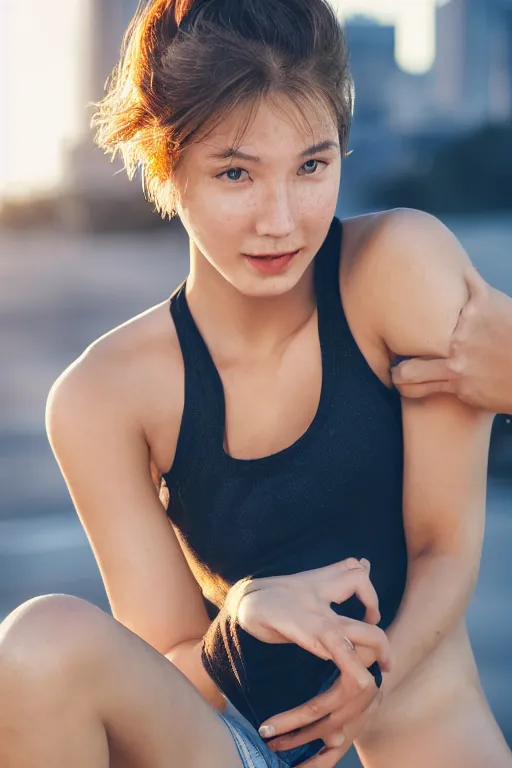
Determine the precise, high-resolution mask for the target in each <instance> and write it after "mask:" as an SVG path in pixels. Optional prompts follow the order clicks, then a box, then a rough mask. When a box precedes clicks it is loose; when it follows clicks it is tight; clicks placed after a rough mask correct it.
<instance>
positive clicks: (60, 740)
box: [0, 595, 242, 768]
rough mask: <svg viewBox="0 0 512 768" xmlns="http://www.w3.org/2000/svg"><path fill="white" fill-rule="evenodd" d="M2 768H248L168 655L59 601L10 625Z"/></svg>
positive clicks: (2, 641)
mask: <svg viewBox="0 0 512 768" xmlns="http://www.w3.org/2000/svg"><path fill="white" fill-rule="evenodd" d="M0 765H1V766H2V768H14V767H15V766H16V768H35V766H36V765H37V766H38V767H39V766H41V765H44V766H45V768H61V766H62V768H64V766H66V768H67V767H68V766H69V765H73V766H75V768H108V766H110V767H111V768H173V767H174V766H176V767H178V766H179V767H180V768H182V766H190V768H196V767H197V768H241V765H242V763H241V760H240V758H239V756H238V752H237V749H236V746H235V744H234V741H233V739H232V737H231V735H230V733H229V731H228V729H227V727H226V725H225V724H224V722H223V721H222V720H221V718H220V717H219V716H218V714H217V713H216V710H214V709H213V708H212V707H210V705H209V704H208V703H207V702H206V701H205V700H204V699H203V698H202V696H201V695H200V694H199V693H198V692H197V691H196V689H195V688H194V687H193V686H192V685H191V683H189V681H188V680H187V678H185V677H184V675H182V674H181V672H179V670H178V669H176V667H174V665H173V664H171V662H169V661H168V660H167V659H166V658H165V657H164V656H162V655H161V654H159V653H158V652H157V651H155V650H154V649H153V648H152V647H151V646H149V645H148V644H147V643H145V642H144V641H143V640H141V639H140V638H139V637H137V636H136V635H135V634H133V633H132V632H130V631H129V630H128V629H126V628H125V627H123V626H122V625H121V624H119V623H118V622H117V621H115V620H114V619H113V618H112V617H111V616H109V615H108V614H106V613H104V612H103V611H101V610H100V609H99V608H96V607H95V606H93V605H90V604H89V603H87V602H85V601H83V600H80V599H78V598H73V597H68V596H65V595H54V596H47V597H43V598H37V599H35V600H32V601H29V602H28V603H25V604H24V605H23V606H20V608H18V609H17V610H16V611H14V612H13V613H12V614H11V615H10V616H9V617H8V618H7V619H6V620H5V622H4V623H3V624H2V625H0Z"/></svg>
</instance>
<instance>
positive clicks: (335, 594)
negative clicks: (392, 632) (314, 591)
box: [321, 565, 380, 624]
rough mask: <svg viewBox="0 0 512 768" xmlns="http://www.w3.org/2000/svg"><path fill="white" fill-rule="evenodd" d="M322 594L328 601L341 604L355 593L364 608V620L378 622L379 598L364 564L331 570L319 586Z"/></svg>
mask: <svg viewBox="0 0 512 768" xmlns="http://www.w3.org/2000/svg"><path fill="white" fill-rule="evenodd" d="M321 591H322V594H323V596H325V597H326V598H328V599H329V602H330V603H338V605H341V604H342V603H344V602H345V601H346V600H348V599H349V598H351V597H352V596H353V595H356V596H357V597H358V599H359V600H360V601H361V603H363V605H364V606H365V608H366V615H365V621H368V622H369V623H371V624H378V623H379V621H380V611H379V598H378V595H377V592H376V591H375V587H374V586H373V584H372V583H371V581H370V579H369V577H368V571H367V569H366V568H365V567H364V566H361V565H360V567H359V568H357V569H356V568H354V569H351V570H349V571H343V570H342V571H341V573H340V571H339V570H338V571H333V572H332V574H331V575H330V578H329V579H328V580H326V582H325V584H324V586H323V587H322V588H321Z"/></svg>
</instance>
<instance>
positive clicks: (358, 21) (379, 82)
mask: <svg viewBox="0 0 512 768" xmlns="http://www.w3.org/2000/svg"><path fill="white" fill-rule="evenodd" d="M345 30H346V35H347V40H348V45H349V52H350V68H351V70H352V76H353V78H354V84H355V111H354V121H355V122H357V123H358V124H362V123H365V122H370V123H371V124H372V125H373V126H375V124H376V123H381V122H386V120H387V117H388V111H389V98H388V96H389V91H390V88H391V85H392V81H393V78H394V76H395V74H396V72H397V69H398V67H397V63H396V57H395V27H393V26H388V25H384V24H379V23H378V22H376V21H374V20H373V19H370V18H367V17H365V16H353V17H351V18H349V19H348V20H347V23H346V25H345Z"/></svg>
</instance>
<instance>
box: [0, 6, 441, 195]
mask: <svg viewBox="0 0 512 768" xmlns="http://www.w3.org/2000/svg"><path fill="white" fill-rule="evenodd" d="M104 1H105V2H108V0H104ZM90 2H91V0H44V1H43V0H23V2H20V0H0V66H1V71H2V74H3V75H4V76H3V77H2V78H0V194H2V193H7V194H8V195H23V194H26V193H29V192H34V191H37V190H39V189H48V188H51V187H52V186H53V185H55V184H57V183H58V182H59V179H60V177H61V174H62V148H63V146H64V145H65V143H66V142H69V141H70V140H72V139H73V138H74V137H76V136H77V134H78V132H79V130H80V128H82V129H83V125H84V123H83V120H84V117H83V115H84V104H82V98H81V97H82V96H83V90H82V88H81V85H82V84H83V78H84V77H85V74H84V67H83V63H82V62H83V56H82V55H81V53H80V52H81V50H83V45H84V34H83V29H84V23H85V21H84V20H85V18H86V17H85V16H84V14H86V13H87V8H88V7H89V3H90ZM332 2H333V4H334V5H335V6H336V8H337V9H338V10H339V12H340V14H341V16H342V18H346V17H347V16H349V15H353V14H354V13H365V14H369V15H372V16H374V17H375V18H376V19H378V20H380V21H382V22H387V23H396V24H397V59H398V61H399V64H400V66H402V67H403V68H404V69H407V70H409V71H414V72H420V71H425V70H426V69H428V68H429V67H430V65H431V64H432V60H433V56H434V39H435V36H434V29H435V24H434V21H435V0H332Z"/></svg>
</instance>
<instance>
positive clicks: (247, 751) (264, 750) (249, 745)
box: [218, 712, 288, 768]
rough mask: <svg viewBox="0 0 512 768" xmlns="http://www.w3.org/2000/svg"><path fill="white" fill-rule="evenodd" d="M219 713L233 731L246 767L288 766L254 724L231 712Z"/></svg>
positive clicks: (268, 767)
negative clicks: (267, 743)
mask: <svg viewBox="0 0 512 768" xmlns="http://www.w3.org/2000/svg"><path fill="white" fill-rule="evenodd" d="M218 714H219V716H220V717H221V718H222V720H224V722H225V723H226V725H227V727H228V728H229V730H230V731H231V735H232V736H233V739H234V741H235V744H236V746H237V749H238V754H239V755H240V758H241V760H242V765H243V766H244V768H288V765H287V763H285V762H283V760H281V759H280V758H279V757H277V755H275V754H274V752H272V750H271V749H269V748H268V747H267V745H266V744H265V742H264V741H263V739H262V738H261V736H260V735H259V734H258V732H257V731H256V730H255V729H254V728H253V727H252V725H249V724H248V723H247V724H246V721H245V720H244V719H242V718H241V717H237V716H236V715H232V714H230V713H229V712H219V713H218Z"/></svg>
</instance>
